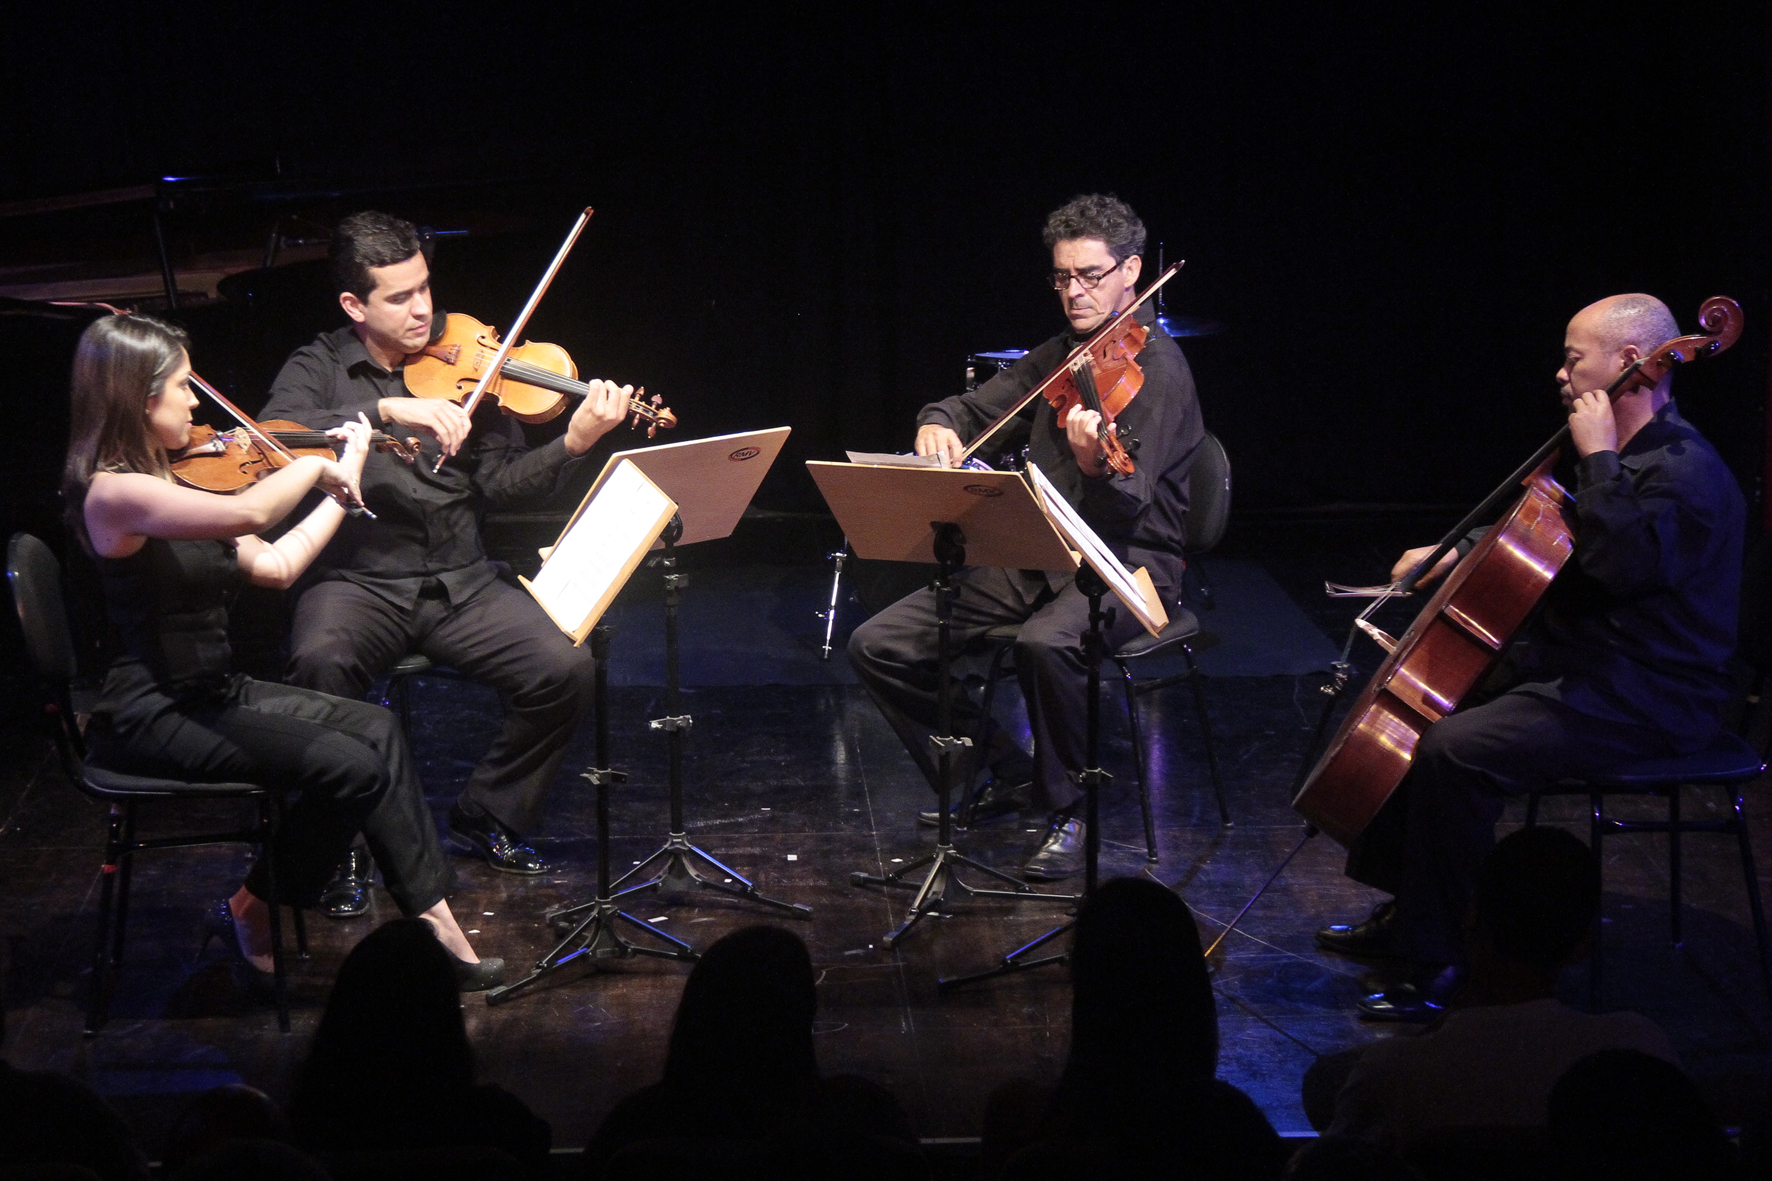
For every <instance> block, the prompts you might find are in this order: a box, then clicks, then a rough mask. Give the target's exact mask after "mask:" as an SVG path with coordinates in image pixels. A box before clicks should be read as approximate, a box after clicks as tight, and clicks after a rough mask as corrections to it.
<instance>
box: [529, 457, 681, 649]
mask: <svg viewBox="0 0 1772 1181" xmlns="http://www.w3.org/2000/svg"><path fill="white" fill-rule="evenodd" d="M676 511H677V506H676V504H675V503H674V502H673V501H672V500H671V498H670V497H668V496H666V495H665V494H664V493H663V492H661V491H659V489H658V486H657V485H656V484H654V483H653V482H652V481H651V480H648V479H647V478H646V475H645V473H643V472H642V471H640V469H639V468H637V467H635V466H634V465H633V464H632V463H631V462H629V461H627V460H623V461H622V462H621V463H619V464H617V465H616V467H615V470H614V471H612V472H611V473H610V474H609V478H608V479H607V480H605V481H604V482H603V486H602V487H601V488H599V489H598V490H597V493H596V495H595V496H592V497H591V498H590V499H588V500H587V501H586V502H585V504H584V506H583V507H582V508H581V509H580V511H579V512H578V514H577V516H575V517H574V518H573V521H572V524H571V525H570V526H568V528H567V530H566V532H565V534H564V535H562V536H561V538H560V540H559V541H557V542H555V543H554V547H553V552H551V553H550V554H549V555H548V557H547V560H546V561H545V562H543V563H542V568H541V571H540V573H538V574H537V575H536V576H535V578H534V580H533V581H532V582H530V583H529V587H530V590H531V592H532V593H533V594H534V595H535V597H536V599H537V600H538V601H539V602H540V603H541V605H542V606H543V607H545V608H546V609H547V612H548V614H549V615H551V616H553V618H554V622H555V623H558V624H559V625H560V628H561V630H562V631H564V632H566V633H567V634H568V635H577V634H578V633H579V632H580V631H588V630H589V629H590V628H591V627H592V626H594V625H595V624H596V616H598V615H601V614H602V611H603V609H604V608H605V607H607V606H608V603H609V601H610V600H611V599H613V598H614V597H615V592H616V591H618V590H620V589H621V584H622V583H623V582H624V581H625V580H626V578H627V576H628V574H629V573H630V572H631V571H632V570H633V568H634V567H635V566H636V565H638V564H639V560H640V556H641V555H642V554H644V553H645V551H646V549H647V548H648V547H649V546H651V544H652V541H653V539H654V538H655V537H657V536H658V534H659V532H660V530H661V529H662V528H663V526H664V524H665V523H666V522H668V521H669V520H670V519H671V515H672V514H673V513H675V512H676Z"/></svg>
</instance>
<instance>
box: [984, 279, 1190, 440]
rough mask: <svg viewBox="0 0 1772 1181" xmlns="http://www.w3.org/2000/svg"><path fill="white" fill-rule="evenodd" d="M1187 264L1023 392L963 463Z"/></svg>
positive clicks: (1147, 291)
mask: <svg viewBox="0 0 1772 1181" xmlns="http://www.w3.org/2000/svg"><path fill="white" fill-rule="evenodd" d="M1186 265H1187V260H1186V259H1185V258H1183V259H1177V260H1176V261H1175V263H1174V264H1173V265H1172V266H1170V268H1169V269H1168V270H1166V271H1164V272H1163V273H1162V274H1161V275H1159V276H1157V280H1156V282H1154V283H1152V284H1151V285H1150V286H1149V287H1146V288H1145V289H1144V294H1143V295H1140V296H1139V297H1138V298H1137V299H1135V300H1133V301H1132V302H1131V303H1130V304H1129V305H1127V307H1126V310H1125V311H1123V312H1121V313H1120V314H1119V315H1117V316H1115V317H1114V318H1113V319H1111V320H1109V321H1108V322H1107V323H1106V324H1103V325H1102V326H1101V327H1100V328H1097V329H1096V330H1095V333H1094V335H1092V336H1090V338H1089V339H1088V340H1086V341H1084V342H1083V343H1082V344H1080V345H1078V346H1077V347H1076V348H1074V349H1072V350H1071V354H1070V356H1068V357H1066V358H1065V359H1064V364H1062V365H1060V366H1059V367H1058V368H1056V369H1054V370H1053V371H1052V372H1051V373H1048V374H1047V375H1046V376H1045V377H1044V378H1042V379H1041V380H1040V382H1039V384H1038V385H1036V386H1034V388H1033V389H1031V390H1029V391H1028V392H1027V393H1026V394H1024V395H1022V397H1021V400H1020V401H1018V402H1016V403H1015V405H1013V406H1011V407H1010V408H1009V409H1008V410H1006V411H1004V412H1003V414H1002V415H1000V416H999V417H998V419H997V421H996V422H993V423H991V425H990V426H987V427H985V428H984V432H983V433H982V434H980V435H979V436H978V438H976V439H974V440H972V442H971V444H969V445H968V446H967V448H966V450H964V451H962V452H960V462H961V463H965V462H966V461H967V460H968V459H971V458H972V453H973V452H974V451H977V450H978V449H979V448H980V447H982V446H984V444H985V440H987V439H989V438H990V437H991V436H992V435H994V434H996V433H997V432H998V431H999V430H1001V429H1002V428H1003V426H1004V424H1005V423H1007V422H1008V421H1009V420H1010V419H1012V418H1014V417H1015V416H1016V415H1017V414H1020V413H1021V412H1022V411H1023V410H1025V409H1027V405H1028V403H1029V402H1032V401H1033V400H1034V399H1035V398H1037V397H1039V396H1040V395H1041V394H1043V393H1045V392H1046V387H1047V386H1049V385H1051V384H1052V383H1053V382H1055V381H1057V380H1058V378H1059V376H1060V375H1061V374H1064V373H1068V372H1070V369H1071V366H1072V365H1073V364H1075V363H1076V362H1078V361H1080V360H1082V359H1083V358H1084V357H1087V356H1088V355H1089V349H1090V346H1092V345H1093V344H1095V342H1096V341H1098V340H1101V339H1103V338H1104V337H1106V336H1107V335H1108V334H1109V333H1111V332H1112V331H1114V329H1116V328H1118V327H1119V326H1120V325H1121V324H1124V323H1125V322H1126V318H1127V317H1128V316H1130V315H1132V314H1133V313H1135V312H1137V311H1138V309H1139V308H1140V307H1142V306H1144V302H1145V301H1146V300H1148V299H1149V298H1150V297H1151V296H1153V295H1155V294H1156V293H1157V292H1158V290H1159V289H1161V288H1162V286H1163V284H1165V283H1167V282H1168V281H1169V280H1171V279H1173V278H1174V277H1175V273H1176V272H1177V271H1179V270H1181V268H1182V267H1184V266H1186Z"/></svg>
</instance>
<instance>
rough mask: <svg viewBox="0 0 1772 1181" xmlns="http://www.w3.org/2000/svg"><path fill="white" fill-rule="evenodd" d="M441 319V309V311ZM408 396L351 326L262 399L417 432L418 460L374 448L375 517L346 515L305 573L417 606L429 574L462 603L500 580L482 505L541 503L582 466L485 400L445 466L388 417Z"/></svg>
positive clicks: (305, 414) (311, 420)
mask: <svg viewBox="0 0 1772 1181" xmlns="http://www.w3.org/2000/svg"><path fill="white" fill-rule="evenodd" d="M436 322H437V323H438V324H439V325H440V324H442V323H443V314H442V313H441V312H438V313H437V321H436ZM405 397H411V395H410V394H408V393H407V392H406V386H405V383H404V380H403V379H402V376H401V372H400V370H398V369H396V370H393V371H389V370H387V369H383V368H382V367H381V366H380V365H378V364H376V363H375V362H374V361H373V360H371V359H370V356H369V352H368V350H367V349H365V348H364V347H363V342H362V340H360V339H359V338H358V336H357V334H356V333H355V332H354V331H352V330H351V328H350V327H348V326H347V327H344V328H340V329H337V330H336V331H333V332H324V333H321V334H320V336H319V337H318V338H317V339H316V340H315V341H314V343H313V344H310V345H307V346H305V347H303V348H300V349H297V350H296V351H295V352H294V353H292V354H291V355H290V358H289V360H287V361H285V362H284V363H283V369H282V371H281V372H279V373H278V374H277V380H276V381H275V382H273V383H272V385H271V398H270V401H269V402H267V403H266V404H265V408H264V411H263V415H262V416H263V417H264V418H266V419H290V420H293V421H295V422H299V423H301V424H302V425H303V426H306V427H310V428H312V429H314V430H328V429H330V428H332V427H335V426H338V425H339V424H341V423H345V422H354V421H355V420H356V418H357V415H358V414H359V413H361V414H364V415H365V416H367V417H368V419H369V424H370V425H371V426H373V427H374V428H375V429H377V430H381V431H387V432H388V433H390V434H395V435H402V436H405V435H412V436H417V437H418V438H419V439H420V440H421V441H422V443H423V454H422V455H421V456H420V457H419V459H418V461H417V462H415V463H410V464H409V463H407V462H405V461H404V460H402V459H400V458H399V457H397V456H394V455H384V454H380V453H376V452H371V454H370V456H369V461H368V463H366V464H365V465H364V468H363V485H362V486H363V503H365V504H366V505H368V506H369V508H370V510H371V511H372V512H374V513H375V514H376V519H375V520H373V521H372V520H370V519H369V518H368V517H366V516H363V517H348V518H346V519H345V521H344V523H343V524H342V525H340V526H339V528H338V534H337V536H335V537H334V538H333V539H332V542H331V543H330V544H329V545H327V547H326V549H325V551H324V552H323V553H322V554H321V555H320V557H319V559H318V560H316V562H315V563H314V569H313V570H312V571H311V572H310V574H309V575H308V578H309V579H310V580H324V579H332V578H342V579H346V580H348V581H351V582H355V583H357V584H359V585H361V586H364V587H367V588H368V589H370V590H372V591H374V592H375V593H376V594H378V595H380V596H382V597H383V598H385V599H387V600H388V601H389V602H392V603H394V604H396V605H398V606H401V607H405V608H408V609H410V608H411V607H412V606H413V604H414V603H415V602H416V601H417V600H418V595H419V591H420V589H421V587H423V586H424V585H425V581H426V580H427V579H435V580H436V582H435V585H440V586H441V588H442V590H443V592H444V593H445V594H446V595H448V597H449V601H450V602H451V603H454V604H460V603H462V602H465V601H466V600H467V599H468V598H469V597H470V596H471V595H473V594H474V592H475V591H478V590H480V589H481V588H482V587H484V586H486V584H487V583H489V582H491V581H492V580H493V579H494V578H496V577H497V576H498V572H497V570H496V569H495V568H494V567H493V565H492V564H491V563H490V562H489V561H487V559H486V551H485V550H484V549H483V548H481V545H480V513H481V511H482V510H483V509H484V508H486V507H488V506H490V507H493V508H507V507H512V506H515V505H519V504H522V503H525V502H533V501H536V500H540V499H542V498H544V497H546V496H548V495H549V494H551V493H552V492H554V491H555V490H556V489H557V488H558V487H560V486H561V484H562V483H563V482H565V481H566V480H568V479H570V478H571V473H572V471H573V469H574V467H575V465H576V464H578V463H579V462H582V457H580V458H579V459H574V458H573V457H572V456H570V455H568V454H567V451H566V443H565V440H564V439H555V440H553V441H552V442H550V443H548V444H546V445H545V446H542V447H537V448H536V449H535V450H533V451H531V450H529V449H528V447H527V445H526V443H525V442H524V438H523V430H522V426H521V424H520V423H519V422H518V421H517V420H516V419H515V418H512V417H511V416H509V415H507V414H504V413H503V412H501V411H500V410H498V409H497V408H496V406H494V405H489V404H488V403H490V402H491V401H492V399H490V398H488V399H485V401H484V402H483V403H482V405H481V406H480V408H479V409H478V410H477V411H475V413H474V425H473V430H472V432H471V433H470V434H469V436H468V440H467V442H466V443H465V444H463V446H462V449H461V451H460V452H459V453H457V454H456V456H455V457H454V458H452V459H451V460H450V461H449V462H448V463H446V464H444V465H443V470H442V471H440V472H433V471H432V469H433V468H435V467H436V465H437V456H438V454H439V449H438V446H437V441H436V440H435V439H434V438H432V437H431V435H430V434H429V433H428V432H426V431H421V430H416V429H409V428H406V427H402V426H400V425H399V424H393V425H391V426H390V425H389V424H387V423H384V422H383V421H382V419H381V415H380V413H379V412H378V410H377V406H378V404H379V403H380V401H381V400H382V399H383V398H405Z"/></svg>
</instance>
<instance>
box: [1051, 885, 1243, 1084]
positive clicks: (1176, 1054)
mask: <svg viewBox="0 0 1772 1181" xmlns="http://www.w3.org/2000/svg"><path fill="white" fill-rule="evenodd" d="M1071 990H1072V997H1071V1050H1070V1058H1069V1061H1068V1062H1067V1063H1066V1065H1065V1072H1064V1079H1063V1082H1062V1083H1061V1084H1060V1090H1061V1093H1063V1094H1067V1095H1069V1096H1070V1097H1071V1099H1072V1100H1073V1101H1074V1102H1080V1103H1083V1104H1085V1105H1088V1104H1090V1103H1092V1102H1094V1101H1095V1100H1096V1099H1102V1100H1106V1101H1107V1102H1110V1103H1111V1102H1113V1101H1114V1100H1113V1099H1112V1098H1111V1096H1114V1095H1130V1094H1136V1093H1140V1092H1142V1091H1144V1090H1145V1089H1146V1088H1150V1087H1163V1086H1173V1085H1174V1084H1175V1083H1177V1082H1182V1081H1188V1082H1195V1081H1204V1080H1207V1079H1210V1078H1212V1077H1213V1076H1214V1074H1215V1073H1216V1072H1217V1070H1218V1013H1217V1008H1216V1006H1215V1004H1214V1002H1213V999H1212V985H1211V982H1210V981H1209V980H1208V979H1207V976H1206V959H1205V956H1204V955H1202V954H1201V952H1200V931H1199V928H1198V927H1196V926H1195V925H1194V916H1193V915H1192V914H1190V913H1189V911H1188V908H1187V903H1185V902H1183V901H1182V900H1181V899H1180V898H1179V897H1178V896H1177V895H1176V894H1175V892H1174V891H1172V890H1169V889H1166V888H1165V887H1163V886H1161V885H1158V884H1157V883H1156V882H1152V881H1146V880H1144V879H1141V878H1118V879H1116V880H1114V881H1111V882H1106V883H1104V884H1103V885H1102V886H1101V887H1100V888H1099V889H1097V890H1096V891H1095V893H1094V894H1092V895H1091V896H1090V898H1089V900H1088V901H1087V902H1085V903H1084V904H1083V909H1082V911H1081V912H1080V913H1079V914H1078V915H1077V928H1076V934H1075V936H1074V942H1073V944H1072V948H1071Z"/></svg>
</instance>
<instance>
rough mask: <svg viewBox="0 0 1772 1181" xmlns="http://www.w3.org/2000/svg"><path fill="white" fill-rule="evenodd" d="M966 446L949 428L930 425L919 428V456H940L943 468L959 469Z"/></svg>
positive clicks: (934, 424) (935, 424)
mask: <svg viewBox="0 0 1772 1181" xmlns="http://www.w3.org/2000/svg"><path fill="white" fill-rule="evenodd" d="M965 452H966V444H964V443H962V442H960V436H959V435H956V434H955V433H954V432H953V430H952V429H951V428H949V427H945V426H941V425H939V424H938V423H933V422H932V423H929V424H928V425H926V426H921V427H918V428H917V454H918V455H939V456H941V465H942V466H943V467H959V466H960V463H961V457H962V456H963V455H964V454H965Z"/></svg>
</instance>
